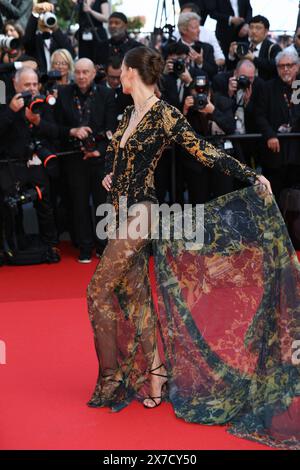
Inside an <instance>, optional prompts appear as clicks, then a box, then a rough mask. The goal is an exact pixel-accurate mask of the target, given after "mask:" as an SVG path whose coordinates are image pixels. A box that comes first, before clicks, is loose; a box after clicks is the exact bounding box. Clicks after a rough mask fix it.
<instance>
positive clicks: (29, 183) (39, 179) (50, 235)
mask: <svg viewBox="0 0 300 470" xmlns="http://www.w3.org/2000/svg"><path fill="white" fill-rule="evenodd" d="M15 181H19V182H20V186H21V188H23V187H24V188H34V187H35V186H39V188H41V190H42V199H39V198H37V199H36V200H35V201H34V207H35V209H36V212H37V218H38V223H39V231H40V235H41V238H42V240H43V241H44V242H45V243H46V244H47V245H49V246H55V245H56V244H57V243H58V236H57V230H56V226H55V221H54V214H53V208H52V204H51V197H50V186H49V178H48V175H47V173H46V170H45V169H44V168H43V167H42V166H41V165H40V166H32V167H30V168H27V166H26V164H25V163H20V164H19V163H17V164H12V166H11V167H9V166H8V165H2V166H1V167H0V187H1V193H2V198H3V197H4V195H6V194H12V195H13V194H14V193H15V192H16V190H15ZM0 204H1V203H0ZM1 205H2V216H3V218H4V219H6V220H8V218H9V216H8V209H7V207H6V206H4V205H3V201H2V204H1ZM3 211H4V215H3ZM3 218H2V220H3ZM8 229H9V230H11V226H10V227H8Z"/></svg>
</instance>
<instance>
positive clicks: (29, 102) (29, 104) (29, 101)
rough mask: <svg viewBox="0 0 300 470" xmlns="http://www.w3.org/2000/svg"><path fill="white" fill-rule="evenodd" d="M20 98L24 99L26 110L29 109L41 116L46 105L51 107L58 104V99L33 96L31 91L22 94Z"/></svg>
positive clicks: (49, 96) (51, 96)
mask: <svg viewBox="0 0 300 470" xmlns="http://www.w3.org/2000/svg"><path fill="white" fill-rule="evenodd" d="M20 98H23V100H24V106H25V108H29V109H30V111H31V112H32V113H34V114H40V113H41V112H42V109H43V107H44V105H45V104H46V103H47V104H49V105H50V106H54V105H55V103H56V99H55V97H54V96H53V95H48V96H44V95H37V96H32V94H31V92H30V91H24V92H23V93H21V96H20Z"/></svg>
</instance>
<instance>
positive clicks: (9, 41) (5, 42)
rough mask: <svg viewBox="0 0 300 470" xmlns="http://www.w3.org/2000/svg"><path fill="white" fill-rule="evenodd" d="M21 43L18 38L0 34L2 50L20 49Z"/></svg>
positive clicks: (0, 47)
mask: <svg viewBox="0 0 300 470" xmlns="http://www.w3.org/2000/svg"><path fill="white" fill-rule="evenodd" d="M20 44H21V41H20V39H18V38H13V37H11V36H5V35H4V34H0V49H6V50H13V49H18V48H19V47H20Z"/></svg>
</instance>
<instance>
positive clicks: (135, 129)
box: [119, 100, 161, 150]
mask: <svg viewBox="0 0 300 470" xmlns="http://www.w3.org/2000/svg"><path fill="white" fill-rule="evenodd" d="M160 101H161V100H157V101H155V103H153V105H152V106H151V107H150V108H149V109H148V111H146V113H145V114H144V116H143V117H142V119H141V120H140V121H139V122H138V124H137V125H136V126H135V128H134V130H133V131H132V132H131V133H130V134H129V136H128V137H127V139H126V141H125V144H124V145H123V147H121V142H122V138H123V135H124V134H125V132H126V130H127V128H128V124H129V122H130V117H131V114H130V116H129V117H128V120H127V125H126V128H125V131H124V132H123V134H122V137H121V140H120V145H119V148H120V149H121V150H124V148H125V147H126V145H127V143H128V141H129V140H130V139H131V138H132V137H133V136H134V135H135V134H136V133H137V131H138V128H139V126H140V125H141V123H142V122H143V121H144V120H145V118H146V116H147V115H148V114H149V113H150V112H151V111H152V110H153V108H154V106H155V105H156V104H157V103H159V102H160ZM132 111H133V110H132Z"/></svg>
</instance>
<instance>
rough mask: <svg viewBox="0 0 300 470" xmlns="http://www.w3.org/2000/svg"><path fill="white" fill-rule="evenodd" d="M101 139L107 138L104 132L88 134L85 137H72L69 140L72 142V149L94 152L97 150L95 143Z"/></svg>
mask: <svg viewBox="0 0 300 470" xmlns="http://www.w3.org/2000/svg"><path fill="white" fill-rule="evenodd" d="M102 140H107V136H106V135H105V133H104V132H98V133H94V134H89V135H88V137H86V138H85V139H81V140H80V139H76V138H72V139H71V140H70V142H71V143H72V144H73V148H74V150H77V151H84V152H94V151H95V150H97V144H98V143H99V142H101V141H102Z"/></svg>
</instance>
